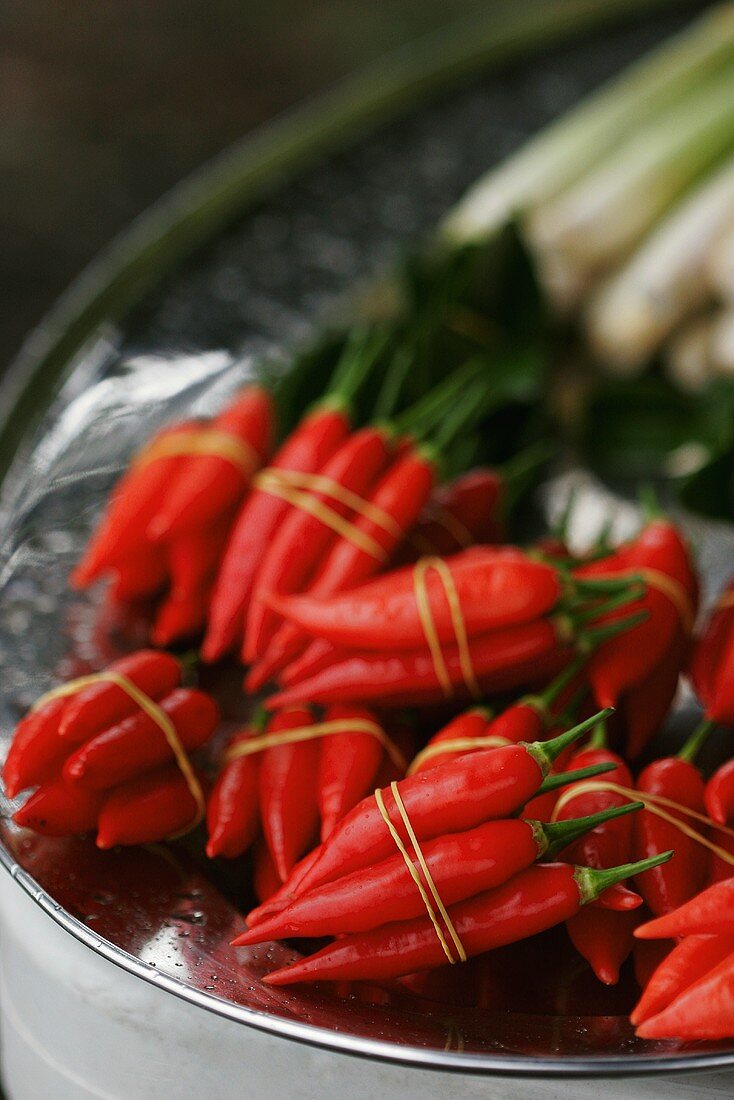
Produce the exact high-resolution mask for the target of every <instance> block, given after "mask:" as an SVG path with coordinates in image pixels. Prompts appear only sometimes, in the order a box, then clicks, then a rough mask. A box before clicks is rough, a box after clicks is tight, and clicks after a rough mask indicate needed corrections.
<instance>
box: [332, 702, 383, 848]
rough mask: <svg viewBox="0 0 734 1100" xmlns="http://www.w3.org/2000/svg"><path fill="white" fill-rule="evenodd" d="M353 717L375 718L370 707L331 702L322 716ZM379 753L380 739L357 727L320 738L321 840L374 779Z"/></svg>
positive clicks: (369, 720) (367, 719)
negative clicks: (332, 703)
mask: <svg viewBox="0 0 734 1100" xmlns="http://www.w3.org/2000/svg"><path fill="white" fill-rule="evenodd" d="M355 719H356V720H357V721H366V722H375V723H376V722H377V719H376V718H375V715H374V714H372V712H371V711H369V710H365V709H364V708H360V707H350V706H333V707H329V709H328V710H327V711H326V714H325V716H324V720H325V721H326V722H349V721H351V720H355ZM377 724H378V725H379V723H377ZM383 755H384V749H383V746H382V744H381V742H380V741H379V740H378V739H377V738H376V737H374V736H373V735H372V734H370V733H365V732H360V731H359V730H357V731H355V732H352V733H350V732H346V733H333V734H329V735H328V736H326V737H323V738H322V739H321V753H320V760H319V776H318V785H317V790H318V804H319V813H320V815H321V839H322V840H325V839H326V837H327V836H328V835H329V833H330V832H331V831H332V829H333V828H334V826H335V825H336V824H337V822H339V821H341V819H342V818H343V817H344V815H345V814H347V813H348V812H349V811H350V810H351V809H353V808H354V806H356V804H357V803H358V802H359V801H360V799H362V798H364V796H365V794H366V793H367V791H368V790H369V789H370V787H371V786H372V785H373V784H374V782H375V777H376V776H377V773H378V770H379V767H380V763H381V761H382V758H383Z"/></svg>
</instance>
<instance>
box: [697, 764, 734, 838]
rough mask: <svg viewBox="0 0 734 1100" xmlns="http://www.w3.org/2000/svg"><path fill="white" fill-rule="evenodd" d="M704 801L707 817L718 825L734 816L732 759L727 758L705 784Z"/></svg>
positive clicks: (733, 769) (733, 771)
mask: <svg viewBox="0 0 734 1100" xmlns="http://www.w3.org/2000/svg"><path fill="white" fill-rule="evenodd" d="M704 802H705V803H706V812H707V813H708V815H709V817H710V818H712V819H713V820H714V821H717V822H718V823H719V825H726V823H727V822H728V821H731V820H732V819H733V818H734V759H731V760H727V762H726V763H725V764H722V765H721V767H720V768H717V770H716V771H715V772H714V774H713V775H712V776H711V778H710V779H709V781H708V783H707V784H706V790H705V791H704Z"/></svg>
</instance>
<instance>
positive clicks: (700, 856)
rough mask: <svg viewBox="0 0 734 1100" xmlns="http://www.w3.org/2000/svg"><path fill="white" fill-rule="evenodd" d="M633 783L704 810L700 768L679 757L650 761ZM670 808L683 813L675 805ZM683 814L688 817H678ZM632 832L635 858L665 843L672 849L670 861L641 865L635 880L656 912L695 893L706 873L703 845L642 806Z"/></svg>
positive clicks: (655, 851) (658, 849)
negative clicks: (650, 866) (647, 868)
mask: <svg viewBox="0 0 734 1100" xmlns="http://www.w3.org/2000/svg"><path fill="white" fill-rule="evenodd" d="M637 789H638V790H639V791H640V792H642V793H647V794H658V795H663V796H664V797H665V798H669V799H671V800H672V801H674V802H678V803H680V804H681V805H682V806H687V807H688V808H689V809H691V810H695V811H696V812H698V813H703V812H704V810H705V807H704V797H703V796H704V783H703V779H702V778H701V774H700V772H699V771H698V768H696V767H694V765H693V764H689V763H688V762H687V761H685V760H680V759H678V757H665V758H663V759H662V760H655V761H653V763H652V764H648V766H647V767H646V768H645V769H644V770H643V771H642V772H641V774H640V776H639V778H638V780H637ZM669 812H671V813H672V814H673V816H681V815H677V814H676V813H675V811H669ZM681 820H686V819H685V818H683V817H681ZM633 838H634V840H633V848H634V855H635V859H644V858H646V857H647V856H651V855H657V854H658V853H659V852H664V851H667V850H668V849H669V848H673V849H674V850H675V856H674V858H673V859H671V861H670V863H668V864H665V865H664V866H662V867H655V868H653V869H652V870H651V871H645V873H644V874H643V875H639V876H638V877H637V879H636V880H635V885H636V886H637V888H638V889H639V891H640V893H641V894H642V896H643V897H644V899H645V901H646V902H647V904H648V906H649V908H650V909H651V910H652V912H653V913H655V915H656V916H661V915H662V914H663V913H669V912H670V911H671V910H673V909H677V908H678V906H679V905H682V904H683V902H684V901H687V900H688V899H689V898H691V897H693V895H694V894H697V893H698V891H699V890H700V889H701V887H702V886H703V884H704V882H705V881H706V878H707V875H708V863H709V861H708V852H707V851H706V849H705V848H703V847H702V846H701V845H700V844H697V843H696V842H695V841H693V840H691V839H689V837H687V836H684V834H683V833H681V832H680V830H679V829H676V828H675V826H674V825H670V824H668V822H666V821H663V820H661V819H660V818H659V817H657V816H655V815H654V814H652V813H650V811H649V810H641V811H640V812H639V813H638V814H636V815H635V821H634V825H633Z"/></svg>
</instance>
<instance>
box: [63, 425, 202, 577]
mask: <svg viewBox="0 0 734 1100" xmlns="http://www.w3.org/2000/svg"><path fill="white" fill-rule="evenodd" d="M201 426H202V423H201V421H196V420H187V421H185V422H184V423H182V424H177V425H175V427H173V428H166V429H164V431H162V432H159V433H158V434H157V435H156V436H155V437H154V439H153V441H152V444H151V446H154V445H155V444H156V443H157V442H160V441H162V440H164V439H169V438H171V437H175V436H176V435H177V434H181V433H186V432H190V431H195V430H196V429H197V428H201ZM180 464H181V456H180V455H169V456H166V457H161V458H157V459H155V461H153V462H141V463H135V462H133V464H132V466H131V467H130V468H129V470H127V472H126V473H125V474H123V476H122V478H121V479H120V480H119V481H118V483H117V485H116V486H115V487H114V489H113V490H112V496H111V497H110V500H109V503H108V505H107V509H106V511H105V513H104V515H103V516H102V519H101V520H100V522H99V524H98V526H97V529H96V530H95V532H94V534H93V535H92V538H91V539H90V541H89V545H88V546H87V549H86V551H85V553H84V557H83V558H82V560H81V562H80V563H79V564H78V565H77V567H76V569H75V570H74V572H73V573H72V574H71V583H72V585H73V586H74V587H75V588H85V587H86V586H87V585H88V584H91V582H92V581H93V580H95V579H96V578H97V577H98V576H100V575H101V574H102V573H104V572H105V571H106V570H108V569H110V568H112V567H114V566H117V565H118V564H119V563H120V562H123V561H125V559H126V558H128V557H129V556H130V555H131V554H133V553H145V552H146V550H147V548H148V546H149V542H148V539H147V536H146V533H145V532H146V530H147V528H148V525H149V524H150V522H151V520H152V519H153V517H154V516H155V515H156V513H157V511H158V509H159V508H160V506H161V504H162V502H163V500H164V499H165V496H166V493H167V492H168V489H169V488H170V485H171V479H172V478H173V477H175V475H176V473H177V471H178V470H179V468H180Z"/></svg>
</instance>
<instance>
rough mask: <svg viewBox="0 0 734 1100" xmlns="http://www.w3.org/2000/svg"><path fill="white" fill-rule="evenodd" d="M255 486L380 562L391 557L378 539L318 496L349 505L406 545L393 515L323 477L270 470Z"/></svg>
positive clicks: (332, 480) (258, 479)
mask: <svg viewBox="0 0 734 1100" xmlns="http://www.w3.org/2000/svg"><path fill="white" fill-rule="evenodd" d="M253 485H254V486H255V488H256V489H260V490H261V491H262V492H265V493H270V494H271V495H272V496H276V497H280V499H281V500H284V501H286V502H287V503H288V504H290V505H292V506H293V507H294V508H300V509H301V510H302V511H304V512H308V513H309V514H310V515H312V516H314V517H315V518H316V519H318V520H320V521H321V523H323V524H324V526H326V527H330V528H331V530H332V531H335V532H336V534H337V535H341V537H342V538H345V539H347V540H348V541H349V542H352V543H354V545H355V546H356V547H357V548H358V549H359V550H363V551H364V552H365V554H369V555H370V556H371V557H373V558H375V559H376V560H377V561H386V560H387V558H388V553H387V551H386V550H384V549H383V547H382V546H380V544H379V542H378V541H377V539H374V538H372V536H371V535H369V534H367V532H366V531H361V530H360V529H359V527H357V526H355V524H354V523H352V522H351V521H350V520H348V519H346V518H345V517H344V516H340V515H339V513H338V512H336V511H335V510H334V509H333V508H331V507H330V506H329V505H328V504H326V503H325V501H323V500H318V499H317V498H316V497H314V496H313V494H314V493H321V494H322V495H323V496H329V497H331V499H332V500H335V501H337V503H339V504H343V505H345V506H346V507H347V508H350V509H351V510H352V511H353V512H355V513H356V514H357V515H360V516H363V517H364V518H365V519H368V520H370V522H372V523H374V524H375V526H377V527H380V528H382V530H383V531H384V532H385V533H386V534H387V535H390V537H391V538H392V539H394V540H395V541H396V542H402V540H403V538H404V537H405V532H404V531H403V529H402V527H400V525H399V524H398V523H397V522H396V521H395V520H394V519H393V517H392V516H391V515H390V513H389V512H386V511H385V510H384V509H383V508H379V507H378V506H377V505H376V504H373V503H372V501H369V500H365V499H364V498H363V497H361V496H359V495H358V494H357V493H353V492H352V491H351V489H347V488H345V486H343V485H340V484H339V482H338V481H334V479H333V478H330V477H326V476H325V475H323V474H307V473H300V472H299V471H298V470H279V469H277V468H274V467H268V468H267V469H265V470H261V471H260V473H259V474H257V476H256V477H255V478H254V479H253Z"/></svg>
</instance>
